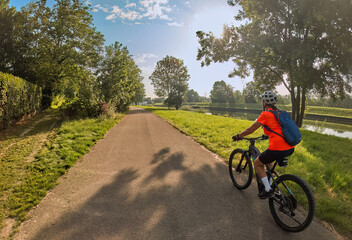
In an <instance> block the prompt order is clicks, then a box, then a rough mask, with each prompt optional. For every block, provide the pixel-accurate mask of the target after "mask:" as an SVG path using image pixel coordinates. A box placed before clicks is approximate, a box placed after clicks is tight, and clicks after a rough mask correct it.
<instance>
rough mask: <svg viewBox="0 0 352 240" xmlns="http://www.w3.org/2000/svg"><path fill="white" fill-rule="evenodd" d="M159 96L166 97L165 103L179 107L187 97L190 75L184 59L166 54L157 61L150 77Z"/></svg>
mask: <svg viewBox="0 0 352 240" xmlns="http://www.w3.org/2000/svg"><path fill="white" fill-rule="evenodd" d="M149 78H150V80H152V85H153V86H154V92H155V94H156V95H157V96H158V97H165V98H166V99H165V104H167V105H168V106H169V107H171V106H174V107H176V109H178V108H179V107H180V106H181V105H182V102H183V100H184V98H185V94H186V91H187V88H188V83H187V82H188V81H189V79H190V76H189V74H188V70H187V67H186V66H184V64H183V60H181V59H177V58H175V57H172V56H166V57H165V58H164V59H162V60H160V61H158V62H157V64H156V67H155V70H154V72H153V73H152V75H151V76H150V77H149Z"/></svg>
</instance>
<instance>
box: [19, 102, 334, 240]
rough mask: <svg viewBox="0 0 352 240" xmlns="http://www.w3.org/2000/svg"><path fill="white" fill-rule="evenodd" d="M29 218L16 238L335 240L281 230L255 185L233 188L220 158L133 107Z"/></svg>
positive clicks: (321, 231)
mask: <svg viewBox="0 0 352 240" xmlns="http://www.w3.org/2000/svg"><path fill="white" fill-rule="evenodd" d="M30 214H31V216H32V217H31V219H29V220H28V221H26V222H24V223H23V224H22V226H21V227H20V230H19V233H18V234H17V235H16V236H15V239H21V240H22V239H40V240H42V239H48V240H54V239H69V240H71V239H82V240H83V239H84V240H88V239H124V240H130V239H131V240H132V239H133V240H136V239H163V240H164V239H202V240H203V239H211V240H214V239H222V240H224V239H237V240H242V239H246V240H248V239H249V240H250V239H255V240H262V239H273V240H275V239H280V240H281V239H285V240H291V239H300V240H301V239H319V240H325V239H326V240H328V239H329V240H332V239H338V238H337V236H336V235H335V234H334V233H332V232H330V231H329V230H328V229H326V228H324V226H323V225H322V224H320V223H318V222H316V221H314V222H313V223H312V224H311V226H310V227H309V228H308V229H306V230H305V231H303V232H301V233H288V232H285V231H283V230H281V229H280V228H279V227H278V226H277V225H276V223H275V222H274V220H273V218H272V216H271V214H270V210H269V206H268V202H267V200H260V199H258V197H257V192H256V186H255V184H252V185H251V186H250V187H249V188H248V189H246V190H244V191H239V190H237V189H235V188H234V186H233V184H232V182H231V179H230V177H229V174H228V170H227V166H226V165H225V164H224V163H223V162H222V160H221V159H219V158H218V157H217V156H216V155H214V154H212V153H211V152H209V151H207V150H206V149H204V148H203V147H202V146H201V145H199V144H197V143H195V142H194V141H193V140H191V139H190V138H189V137H187V136H185V135H183V134H182V133H180V132H179V131H177V130H176V129H174V128H173V127H172V126H170V125H169V124H168V123H166V122H165V121H164V120H162V119H161V118H159V117H157V116H156V115H154V114H152V113H149V112H147V111H145V110H141V109H136V108H134V109H132V110H131V111H130V113H129V114H127V115H126V116H125V117H124V119H122V120H121V121H120V123H119V124H117V125H116V126H115V127H114V128H113V129H112V130H111V131H110V132H109V133H108V134H107V135H106V137H105V138H104V139H102V140H100V141H99V142H98V143H97V144H96V145H95V146H94V148H93V149H92V150H91V152H90V153H89V154H87V155H86V156H85V157H84V158H83V159H82V160H81V161H79V162H78V163H77V164H76V165H75V166H74V167H72V168H71V169H70V171H69V172H68V173H67V174H66V175H65V176H64V177H62V178H61V179H60V184H59V185H58V186H57V187H55V188H54V189H53V190H52V191H51V192H50V193H49V194H48V195H47V196H46V197H45V198H44V199H43V200H42V202H41V203H40V204H39V205H38V206H37V207H36V208H35V209H34V210H33V211H31V213H30Z"/></svg>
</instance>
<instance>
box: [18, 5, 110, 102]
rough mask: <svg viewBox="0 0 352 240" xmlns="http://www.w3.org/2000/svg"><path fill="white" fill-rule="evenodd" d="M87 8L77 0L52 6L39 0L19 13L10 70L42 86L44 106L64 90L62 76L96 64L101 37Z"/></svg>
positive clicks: (100, 49) (75, 73)
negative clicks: (14, 50) (14, 55)
mask: <svg viewBox="0 0 352 240" xmlns="http://www.w3.org/2000/svg"><path fill="white" fill-rule="evenodd" d="M88 10H89V8H88V7H86V6H84V4H83V3H81V2H80V1H79V0H57V3H56V4H55V5H54V6H53V8H52V9H50V8H49V7H47V6H46V0H38V1H36V2H32V3H30V4H28V5H27V6H26V7H24V8H22V10H21V12H20V13H19V17H18V21H17V23H16V27H15V34H16V42H15V44H14V48H15V49H16V52H17V53H18V54H17V55H16V58H15V59H14V61H13V62H12V63H11V64H12V69H13V73H14V74H15V75H18V76H21V77H23V78H24V79H26V80H28V81H31V82H34V83H37V84H39V85H41V86H42V87H43V97H45V99H44V106H49V105H50V103H51V99H52V96H53V95H54V94H58V93H60V92H62V91H63V88H62V86H63V85H62V82H64V81H65V78H75V77H76V76H77V71H78V72H81V70H82V69H92V68H96V67H97V64H98V62H99V60H100V55H101V52H102V48H103V41H104V39H103V36H102V34H100V33H99V32H97V31H96V29H95V27H94V26H93V19H92V16H91V15H90V13H89V11H88ZM77 81H79V79H77Z"/></svg>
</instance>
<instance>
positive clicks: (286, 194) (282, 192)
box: [269, 174, 315, 232]
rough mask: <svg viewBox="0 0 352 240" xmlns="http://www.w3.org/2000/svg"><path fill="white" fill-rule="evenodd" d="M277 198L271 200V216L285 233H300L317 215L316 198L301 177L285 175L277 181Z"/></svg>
mask: <svg viewBox="0 0 352 240" xmlns="http://www.w3.org/2000/svg"><path fill="white" fill-rule="evenodd" d="M276 183H277V186H278V187H275V188H274V190H275V196H274V197H273V198H270V199H269V206H270V211H271V214H272V215H273V217H274V219H275V221H276V223H277V224H278V225H279V226H280V227H281V228H282V229H284V230H285V231H289V232H300V231H303V230H304V229H306V228H307V227H308V226H309V225H310V224H311V222H312V220H313V218H314V213H315V201H314V196H313V193H312V191H311V189H310V188H309V186H308V185H307V184H306V183H305V182H304V181H303V180H302V179H300V178H299V177H297V176H295V175H291V174H285V175H282V176H280V177H278V178H277V179H276Z"/></svg>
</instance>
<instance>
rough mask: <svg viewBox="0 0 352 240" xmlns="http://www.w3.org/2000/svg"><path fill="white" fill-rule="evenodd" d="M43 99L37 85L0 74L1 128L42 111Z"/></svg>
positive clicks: (9, 75)
mask: <svg viewBox="0 0 352 240" xmlns="http://www.w3.org/2000/svg"><path fill="white" fill-rule="evenodd" d="M41 99H42V89H41V88H40V87H38V86H37V85H35V84H32V83H30V82H27V81H25V80H23V79H21V78H18V77H15V76H13V75H11V74H6V73H2V72H0V128H6V127H7V126H8V125H9V124H10V123H11V122H12V121H15V120H19V119H21V118H22V117H24V116H26V115H30V114H33V113H35V112H36V111H38V110H40V108H41Z"/></svg>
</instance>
